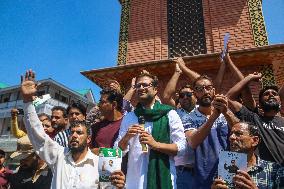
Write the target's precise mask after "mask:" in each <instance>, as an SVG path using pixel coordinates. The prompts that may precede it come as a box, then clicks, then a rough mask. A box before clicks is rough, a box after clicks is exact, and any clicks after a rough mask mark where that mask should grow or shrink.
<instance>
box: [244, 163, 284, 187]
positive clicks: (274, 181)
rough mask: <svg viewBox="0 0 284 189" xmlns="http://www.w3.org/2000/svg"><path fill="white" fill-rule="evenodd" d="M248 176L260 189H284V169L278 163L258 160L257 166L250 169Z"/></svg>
mask: <svg viewBox="0 0 284 189" xmlns="http://www.w3.org/2000/svg"><path fill="white" fill-rule="evenodd" d="M248 174H249V175H250V176H251V178H252V180H253V181H254V183H255V184H256V186H257V187H258V188H259V189H274V188H277V189H278V188H279V189H281V188H284V167H281V166H280V165H279V164H277V163H273V162H269V161H265V160H262V159H260V158H257V163H256V165H255V166H253V167H250V168H249V169H248Z"/></svg>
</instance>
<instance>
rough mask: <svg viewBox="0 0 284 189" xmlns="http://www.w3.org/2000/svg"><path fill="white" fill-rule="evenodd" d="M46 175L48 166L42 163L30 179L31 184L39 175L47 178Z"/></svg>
mask: <svg viewBox="0 0 284 189" xmlns="http://www.w3.org/2000/svg"><path fill="white" fill-rule="evenodd" d="M47 173H48V166H47V164H46V163H44V164H43V166H41V168H39V169H38V170H36V172H35V174H34V175H33V177H32V182H33V183H35V182H36V181H37V179H38V178H39V177H40V176H41V175H43V176H47Z"/></svg>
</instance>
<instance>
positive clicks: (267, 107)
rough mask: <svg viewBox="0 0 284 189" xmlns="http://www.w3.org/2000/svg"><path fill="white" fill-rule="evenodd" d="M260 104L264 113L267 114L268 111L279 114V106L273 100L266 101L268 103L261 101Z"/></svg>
mask: <svg viewBox="0 0 284 189" xmlns="http://www.w3.org/2000/svg"><path fill="white" fill-rule="evenodd" d="M260 104H261V107H262V109H263V111H265V112H269V111H277V112H279V111H280V109H281V104H280V103H279V102H277V101H276V100H273V99H270V100H268V102H265V101H261V102H260Z"/></svg>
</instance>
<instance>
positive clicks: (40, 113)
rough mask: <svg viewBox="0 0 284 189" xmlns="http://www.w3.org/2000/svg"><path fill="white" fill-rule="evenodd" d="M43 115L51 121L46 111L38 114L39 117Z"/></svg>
mask: <svg viewBox="0 0 284 189" xmlns="http://www.w3.org/2000/svg"><path fill="white" fill-rule="evenodd" d="M42 116H45V117H47V119H48V120H49V121H51V119H50V116H49V115H47V114H46V113H40V114H38V117H42Z"/></svg>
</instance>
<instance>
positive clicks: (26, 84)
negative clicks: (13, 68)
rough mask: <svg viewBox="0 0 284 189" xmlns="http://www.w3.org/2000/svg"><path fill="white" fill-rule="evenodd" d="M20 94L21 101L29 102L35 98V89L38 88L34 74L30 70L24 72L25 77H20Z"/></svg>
mask: <svg viewBox="0 0 284 189" xmlns="http://www.w3.org/2000/svg"><path fill="white" fill-rule="evenodd" d="M21 82H22V83H21V93H22V96H23V101H24V102H25V103H26V102H31V101H33V99H34V98H35V96H36V95H35V94H36V92H37V87H38V86H39V85H38V84H37V83H36V82H35V73H34V72H33V71H32V70H28V71H26V74H25V76H21Z"/></svg>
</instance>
